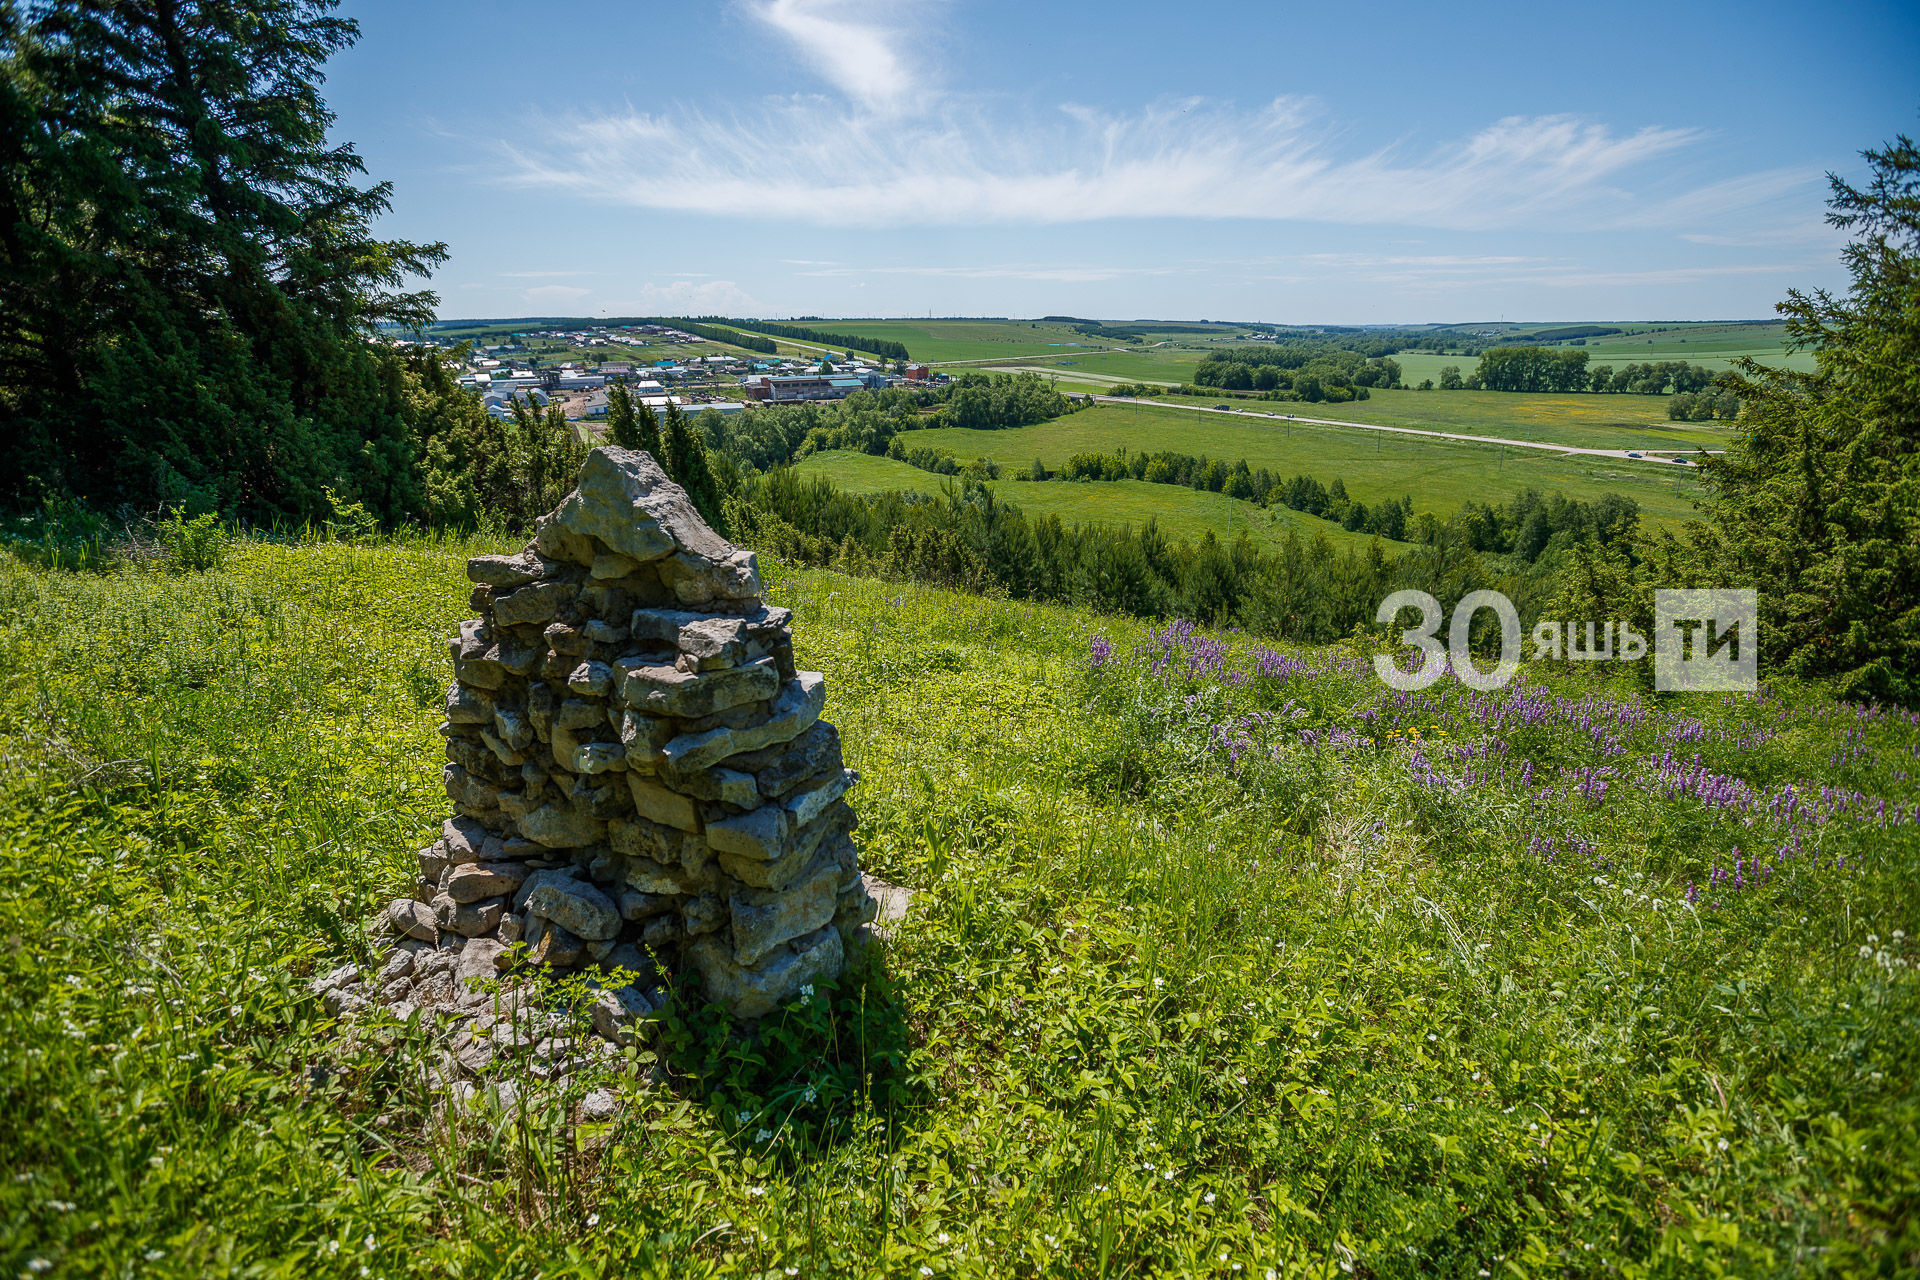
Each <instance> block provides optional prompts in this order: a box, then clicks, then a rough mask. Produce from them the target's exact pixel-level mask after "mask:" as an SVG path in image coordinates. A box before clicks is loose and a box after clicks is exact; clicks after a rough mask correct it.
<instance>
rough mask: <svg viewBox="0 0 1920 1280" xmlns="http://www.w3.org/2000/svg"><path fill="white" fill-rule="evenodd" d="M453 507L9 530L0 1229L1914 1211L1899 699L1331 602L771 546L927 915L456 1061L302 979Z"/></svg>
mask: <svg viewBox="0 0 1920 1280" xmlns="http://www.w3.org/2000/svg"><path fill="white" fill-rule="evenodd" d="M479 549H481V548H480V547H479V546H478V545H475V546H467V545H462V544H460V543H458V542H454V541H448V540H424V541H415V542H407V543H389V544H381V545H374V546H353V545H340V544H327V545H309V546H291V545H273V544H267V543H262V542H257V541H250V540H240V541H236V542H234V543H233V544H232V545H231V546H230V547H229V548H228V549H227V551H226V554H225V558H224V567H223V568H221V569H220V570H217V571H214V572H210V573H202V574H179V573H168V572H162V571H160V570H158V569H154V568H142V567H140V566H137V565H130V566H127V567H124V568H122V569H120V570H117V571H114V572H110V573H105V574H75V573H71V572H65V571H58V570H48V569H45V568H29V567H27V566H26V565H24V564H22V563H20V562H17V561H7V562H4V563H0V761H3V762H4V771H3V772H0V877H3V879H0V883H4V886H5V888H4V889H0V974H3V975H4V979H3V980H0V1132H4V1133H5V1134H6V1135H7V1138H8V1146H9V1151H10V1153H11V1155H12V1160H11V1161H10V1164H11V1166H12V1167H11V1169H10V1170H9V1171H8V1172H7V1174H6V1175H5V1179H4V1181H0V1267H5V1268H6V1269H8V1271H9V1272H10V1273H15V1274H39V1273H41V1272H40V1270H39V1269H38V1268H39V1264H45V1271H44V1273H45V1274H50V1275H63V1274H112V1275H132V1274H143V1275H144V1274H177V1275H195V1276H201V1275H226V1274H235V1275H238V1274H242V1273H246V1274H287V1275H300V1276H314V1275H318V1276H333V1275H339V1276H360V1275H362V1274H363V1272H362V1268H365V1272H364V1274H366V1275H370V1276H396V1275H402V1274H428V1275H440V1274H447V1275H454V1274H459V1275H469V1274H484V1275H528V1276H530V1275H534V1274H541V1275H546V1276H554V1275H602V1274H612V1273H620V1274H635V1275H668V1274H671V1275H674V1276H687V1275H694V1276H698V1275H741V1274H759V1275H768V1274H774V1275H784V1274H800V1275H809V1276H811V1275H875V1276H878V1275H909V1276H913V1275H921V1274H932V1275H946V1274H959V1275H981V1274H1015V1275H1057V1276H1081V1275H1139V1274H1197V1275H1219V1276H1234V1275H1241V1276H1247V1275H1265V1274H1266V1273H1267V1272H1268V1271H1269V1270H1271V1271H1273V1272H1274V1273H1275V1274H1311V1275H1327V1276H1340V1275H1346V1274H1357V1275H1367V1274H1375V1275H1402V1274H1404V1275H1413V1274H1445V1275H1461V1276H1478V1275H1480V1274H1482V1273H1486V1274H1490V1275H1498V1274H1547V1273H1566V1274H1576V1275H1585V1274H1603V1273H1607V1274H1624V1275H1673V1276H1692V1275H1699V1274H1705V1273H1710V1272H1712V1271H1715V1270H1722V1271H1726V1272H1729V1273H1735V1274H1741V1275H1761V1274H1793V1275H1798V1274H1807V1273H1822V1272H1824V1273H1831V1274H1863V1273H1874V1272H1879V1273H1889V1274H1890V1273H1893V1272H1897V1271H1901V1270H1903V1269H1911V1268H1912V1267H1914V1266H1915V1265H1916V1264H1920V1227H1916V1225H1915V1223H1916V1216H1915V1212H1914V1211H1915V1208H1916V1205H1917V1204H1920V1187H1917V1185H1916V1173H1915V1171H1916V1168H1920V1161H1916V1158H1915V1155H1914V1152H1913V1135H1914V1133H1915V1132H1917V1131H1920V1106H1917V1105H1916V1101H1915V1093H1914V1090H1913V1086H1912V1081H1913V1080H1914V1079H1915V1078H1916V1075H1920V1061H1916V1058H1917V1057H1920V1050H1917V1049H1916V1046H1920V1018H1917V1017H1916V1014H1917V1013H1920V1001H1916V987H1915V977H1914V970H1913V968H1912V964H1913V961H1914V960H1915V952H1914V947H1913V942H1912V939H1911V938H1910V937H1909V936H1908V935H1910V934H1912V933H1913V932H1914V931H1915V910H1914V908H1915V905H1916V893H1917V892H1920V891H1917V890H1916V888H1915V875H1914V872H1915V865H1916V856H1917V855H1920V835H1917V834H1916V832H1917V831H1920V828H1916V827H1915V825H1914V823H1913V821H1912V814H1913V810H1912V806H1913V805H1914V804H1915V802H1916V800H1917V799H1920V785H1917V784H1916V782H1915V780H1914V778H1913V774H1914V772H1915V770H1916V769H1917V768H1920V725H1917V724H1916V723H1915V721H1914V720H1913V719H1912V718H1911V717H1907V716H1900V715H1896V714H1892V713H1886V714H1877V713H1862V712H1859V711H1856V710H1855V709H1853V708H1849V707H1844V706H1840V705H1838V704H1834V703H1831V702H1828V701H1826V700H1825V699H1824V698H1822V697H1821V696H1820V695H1819V693H1818V692H1817V691H1814V690H1807V689H1801V688H1792V687H1778V688H1769V689H1768V690H1767V691H1765V692H1764V693H1763V694H1762V695H1759V696H1756V697H1751V698H1728V699H1718V698H1714V699H1704V700H1702V699H1690V700H1680V699H1669V700H1663V701H1659V702H1653V701H1650V700H1648V699H1646V698H1644V697H1643V696H1642V695H1640V694H1638V693H1635V692H1632V691H1630V690H1628V689H1626V688H1625V687H1624V686H1623V687H1618V688H1615V687H1609V686H1607V685H1605V684H1601V683H1597V682H1595V681H1594V680H1592V679H1588V678H1585V677H1583V678H1581V679H1579V680H1575V679H1574V678H1573V677H1569V676H1562V675H1558V674H1554V673H1551V672H1544V671H1535V670H1529V671H1528V672H1527V673H1526V675H1525V687H1524V690H1523V692H1522V693H1521V694H1518V695H1516V696H1515V697H1513V698H1509V699H1507V700H1505V701H1498V700H1490V699H1487V698H1485V697H1483V696H1480V695H1469V694H1467V693H1466V691H1464V690H1459V689H1451V690H1448V689H1445V688H1443V687H1436V688H1435V689H1434V690H1429V691H1428V692H1427V693H1425V694H1421V695H1409V696H1404V697H1403V696H1399V695H1390V694H1388V693H1387V692H1386V691H1384V690H1383V689H1381V688H1380V686H1379V685H1378V683H1377V682H1376V681H1375V680H1374V679H1373V678H1372V676H1371V674H1370V671H1369V670H1368V667H1367V664H1366V659H1367V658H1368V656H1369V655H1368V654H1366V653H1364V652H1362V651H1360V650H1358V649H1351V648H1336V649H1330V650H1322V651H1301V652H1297V653H1296V652H1271V651H1267V650H1262V649H1258V648H1256V647H1255V646H1254V645H1253V644H1252V643H1251V642H1249V641H1247V640H1246V638H1244V637H1237V636H1226V637H1208V636H1196V635H1193V634H1191V633H1188V632H1185V631H1182V630H1179V629H1177V628H1176V629H1162V630H1160V631H1158V632H1152V631H1149V629H1147V628H1146V627H1144V626H1142V625H1139V624H1136V623H1133V622H1130V621H1128V620H1125V619H1113V618H1100V617H1095V616H1091V615H1088V614H1085V613H1080V612H1075V611H1071V610H1065V609H1057V608H1050V607H1038V606H1022V605H1015V604H1008V603H1005V602H994V601H987V600H981V599H977V598H972V597H966V596H957V595H952V594H947V593H941V592H935V591H927V590H920V589H916V588H912V587H903V586H900V585H897V584H889V583H883V582H878V581H870V580H861V579H853V578H847V577H844V576H840V575H836V574H831V573H824V572H790V571H782V570H779V569H778V568H777V567H775V568H774V572H773V580H774V584H775V585H774V594H775V596H776V598H777V599H778V600H779V601H780V602H781V603H783V604H787V605H789V606H791V607H792V608H793V609H794V611H795V633H796V643H797V647H798V651H799V658H800V661H801V663H802V665H803V666H810V667H816V668H818V669H821V670H823V671H825V672H826V673H827V676H828V681H829V683H828V689H829V712H828V714H829V716H830V717H831V718H833V719H834V720H835V721H836V722H837V723H838V724H839V725H840V727H841V730H842V733H843V735H844V737H845V741H846V749H847V754H848V757H849V763H851V764H852V765H854V766H855V767H857V768H859V769H860V771H861V773H862V776H863V781H862V783H861V786H860V787H859V789H858V791H857V793H856V796H855V800H856V807H857V808H858V810H859V812H860V815H861V820H862V825H861V827H860V830H859V832H858V835H857V838H858V840H859V841H860V843H861V846H862V856H863V859H864V861H865V862H866V864H867V866H868V867H869V868H870V869H872V870H874V871H875V872H877V873H878V874H880V875H882V876H883V877H885V878H887V879H889V880H893V881H896V882H899V883H903V884H907V885H910V886H914V887H915V888H917V889H918V890H919V893H918V895H917V896H916V898H915V899H914V905H913V908H912V911H911V913H910V915H909V917H908V918H907V920H905V921H904V922H902V923H901V924H900V925H899V926H897V927H896V930H895V936H894V939H893V941H892V942H891V944H890V945H889V946H887V947H886V948H885V950H884V951H883V952H881V953H879V955H878V957H877V958H876V959H875V960H874V961H873V962H872V963H871V964H870V965H868V966H867V967H865V968H863V969H861V970H860V971H859V972H857V973H856V974H853V975H850V976H849V978H848V979H846V980H845V981H843V982H842V983H841V984H840V985H839V986H838V988H837V989H835V990H832V991H826V990H822V991H820V992H819V993H818V996H817V998H815V999H811V1000H807V1001H803V1002H797V1003H796V1005H795V1006H794V1007H793V1008H791V1009H790V1010H788V1011H787V1012H786V1013H785V1014H784V1015H781V1016H779V1017H776V1018H775V1019H771V1020H769V1022H768V1023H767V1024H764V1025H763V1026H762V1027H761V1028H760V1029H759V1030H758V1031H757V1032H755V1033H754V1034H753V1035H751V1036H748V1037H744V1038H742V1037H739V1036H735V1035H731V1034H729V1032H728V1029H727V1028H726V1027H724V1026H721V1025H719V1024H717V1023H716V1022H715V1021H714V1020H713V1019H712V1018H710V1017H708V1016H707V1015H705V1014H704V1013H702V1012H701V1011H700V1010H699V1009H698V1008H697V1007H695V1006H689V1008H688V1009H687V1011H686V1012H685V1013H684V1014H682V1015H680V1016H678V1017H676V1018H673V1019H670V1020H669V1021H668V1022H667V1023H666V1024H665V1025H664V1026H663V1027H662V1029H661V1033H660V1038H659V1040H658V1041H657V1042H656V1043H655V1044H654V1045H653V1046H652V1047H649V1048H647V1049H639V1050H632V1051H629V1052H627V1053H626V1054H625V1055H623V1056H621V1057H618V1058H613V1059H602V1060H597V1061H593V1062H591V1063H589V1064H583V1065H581V1066H578V1067H576V1068H575V1069H573V1070H572V1071H571V1072H569V1073H568V1076H567V1078H566V1079H565V1080H564V1081H563V1082H560V1083H558V1084H556V1083H555V1082H553V1081H549V1080H542V1079H540V1078H539V1077H538V1075H537V1074H536V1073H535V1072H534V1070H533V1068H532V1064H531V1063H530V1062H529V1061H527V1060H525V1059H521V1060H512V1061H509V1062H508V1065H507V1066H506V1067H505V1068H504V1069H503V1071H502V1072H501V1073H499V1074H498V1075H497V1076H496V1077H495V1083H494V1085H493V1087H492V1088H491V1090H490V1091H483V1092H482V1093H480V1094H479V1095H476V1096H475V1097H474V1098H473V1099H472V1100H470V1101H469V1102H467V1103H466V1104H464V1105H462V1106H460V1107H456V1108H452V1109H449V1108H447V1107H446V1106H445V1105H444V1099H445V1098H446V1096H447V1095H446V1093H445V1092H444V1091H440V1092H435V1091H434V1090H432V1089H430V1088H429V1087H428V1084H429V1081H430V1080H431V1078H432V1074H433V1072H435V1071H436V1070H438V1069H439V1067H438V1065H437V1058H436V1054H435V1051H434V1048H433V1046H432V1045H431V1044H430V1043H429V1039H430V1029H429V1028H422V1027H418V1026H403V1025H386V1026H377V1025H362V1026H360V1027H359V1028H357V1029H356V1030H355V1031H354V1033H353V1034H352V1035H349V1036H343V1035H341V1034H340V1031H339V1028H337V1027H336V1026H334V1025H333V1024H332V1023H331V1022H330V1021H329V1020H328V1019H327V1018H326V1017H325V1016H324V1014H323V1012H322V1011H321V1009H320V1008H319V1007H318V1005H317V1004H316V1003H315V1002H313V1001H312V1000H311V999H310V998H308V997H307V996H306V995H305V993H304V992H305V987H304V984H305V982H306V980H307V979H308V978H310V977H311V976H312V975H313V974H314V973H316V972H320V971H324V970H326V969H330V968H332V967H334V966H336V965H338V964H340V963H343V962H346V961H355V960H364V959H365V958H366V944H365V941H364V939H365V934H364V932H363V921H364V920H365V918H366V917H367V915H368V913H369V912H370V911H371V910H372V909H374V908H375V907H376V906H377V905H378V904H379V903H381V902H382V901H384V900H385V899H386V898H389V897H391V896H393V895H394V894H395V893H396V892H399V891H401V890H402V889H403V887H404V886H405V885H406V883H407V879H408V876H409V875H410V869H411V851H412V849H413V848H414V847H416V846H417V845H418V844H419V843H422V842H424V840H425V839H426V838H427V836H428V834H429V833H430V832H431V831H432V829H433V828H434V827H435V826H436V825H437V822H438V819H439V817H440V815H441V813H442V811H443V809H444V808H445V801H444V798H443V797H442V796H441V795H440V793H439V786H438V770H439V754H440V753H439V748H440V739H439V738H438V737H437V736H436V735H435V733H434V731H433V730H434V725H435V723H436V722H437V720H438V718H439V713H438V707H437V703H438V698H439V694H440V690H441V688H442V687H443V685H444V682H445V681H446V679H447V678H448V673H447V670H446V657H445V650H444V647H443V642H444V638H445V637H446V636H447V635H450V634H451V633H452V632H453V630H454V627H455V625H456V624H457V621H458V620H459V619H460V618H461V617H462V616H463V615H464V614H465V613H466V605H465V599H466V594H467V593H466V584H465V582H464V579H463V577H462V573H461V564H462V561H463V559H464V558H465V556H466V555H468V554H471V553H472V552H474V551H476V550H479ZM485 549H488V550H492V549H497V547H496V546H495V545H494V544H492V543H489V544H487V545H486V547H485ZM1695 756H1698V757H1699V758H1698V760H1697V761H1696V760H1695V759H1694V757H1695ZM1736 782H1737V783H1738V784H1739V785H1738V786H1735V785H1734V784H1735V783H1736ZM1789 786H1792V787H1793V788H1794V790H1793V791H1792V792H1790V793H1789V792H1787V791H1786V790H1785V789H1786V788H1787V787H1789ZM1822 788H1825V789H1826V790H1825V791H1824V792H1823V790H1822ZM1789 796H1790V797H1791V800H1790V801H1789V799H1786V798H1783V797H1789ZM1882 799H1884V800H1885V801H1886V802H1887V807H1886V808H1885V809H1884V810H1883V809H1882V808H1880V807H1879V802H1880V801H1881V800H1882ZM1795 837H1798V843H1797V844H1795V843H1794V839H1795ZM1736 846H1737V848H1738V852H1736ZM1756 854H1758V855H1760V857H1761V860H1763V861H1765V863H1766V864H1767V865H1766V868H1765V870H1764V871H1762V870H1760V869H1758V868H1759V864H1758V863H1757V862H1756V861H1755V855H1756ZM1736 881H1737V882H1736ZM1690 886H1691V888H1692V890H1693V893H1692V894H1691V897H1692V898H1693V899H1694V900H1692V901H1690V900H1689V898H1690V894H1689V888H1690ZM531 1030H540V1031H550V1030H552V1029H551V1028H533V1029H531ZM596 1088H607V1089H610V1090H612V1091H614V1092H615V1093H616V1094H617V1095H618V1096H619V1097H620V1098H621V1099H622V1100H623V1101H624V1103H625V1106H624V1110H623V1111H622V1113H621V1116H620V1117H619V1118H618V1119H617V1120H616V1121H614V1122H612V1123H611V1124H593V1123H588V1122H585V1121H584V1120H583V1119H582V1117H581V1115H580V1114H579V1113H578V1111H577V1110H576V1109H575V1104H576V1103H577V1102H578V1101H579V1100H580V1098H581V1097H583V1096H584V1095H585V1094H586V1093H587V1092H588V1091H589V1090H592V1089H596ZM790 1269H791V1270H790ZM923 1269H924V1271H923Z"/></svg>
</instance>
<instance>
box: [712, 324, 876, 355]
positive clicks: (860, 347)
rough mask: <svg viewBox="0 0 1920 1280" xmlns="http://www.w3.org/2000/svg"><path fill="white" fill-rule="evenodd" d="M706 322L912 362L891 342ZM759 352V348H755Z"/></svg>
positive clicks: (789, 327) (783, 327) (793, 328)
mask: <svg viewBox="0 0 1920 1280" xmlns="http://www.w3.org/2000/svg"><path fill="white" fill-rule="evenodd" d="M701 318H702V319H705V320H715V321H718V322H719V323H721V324H730V325H733V326H735V327H736V328H741V329H756V330H758V331H759V332H761V333H771V334H773V335H774V336H776V337H780V338H792V339H793V340H794V341H796V342H817V343H819V344H820V345H821V346H823V347H837V348H839V349H840V350H842V351H868V352H871V353H873V354H874V355H876V356H879V357H881V358H882V359H884V360H911V359H912V358H913V357H912V356H910V355H908V354H907V345H906V343H904V342H895V341H893V340H892V339H890V338H862V337H860V336H859V335H857V334H849V333H828V332H827V331H826V330H824V329H809V328H807V327H806V326H804V325H797V324H776V323H774V322H773V321H770V320H735V319H731V318H729V317H726V316H703V317H701ZM756 350H757V348H756ZM767 350H769V351H771V350H773V344H772V343H771V342H769V343H768V344H767Z"/></svg>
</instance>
